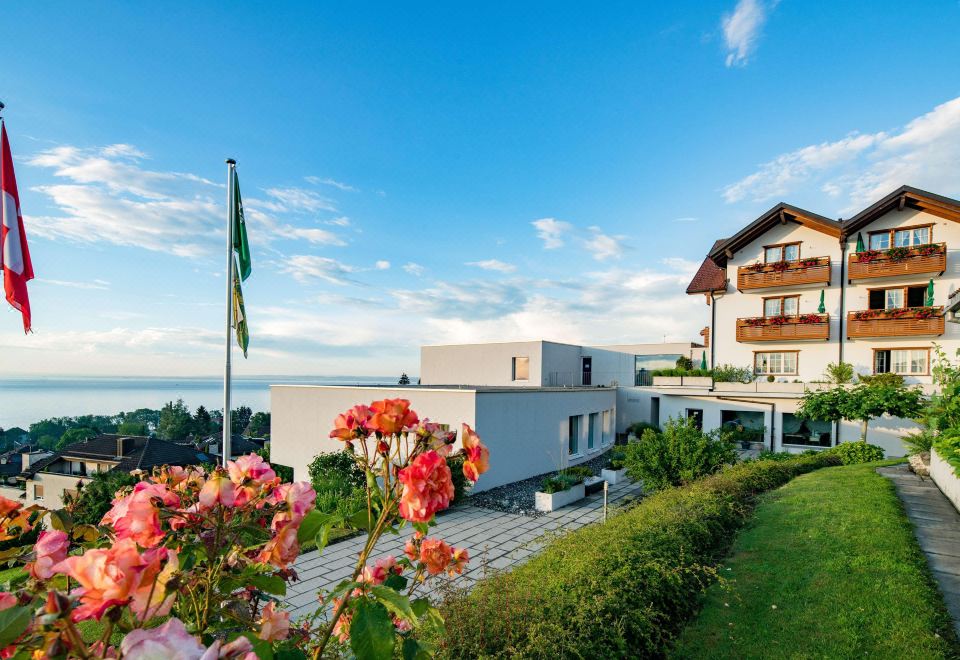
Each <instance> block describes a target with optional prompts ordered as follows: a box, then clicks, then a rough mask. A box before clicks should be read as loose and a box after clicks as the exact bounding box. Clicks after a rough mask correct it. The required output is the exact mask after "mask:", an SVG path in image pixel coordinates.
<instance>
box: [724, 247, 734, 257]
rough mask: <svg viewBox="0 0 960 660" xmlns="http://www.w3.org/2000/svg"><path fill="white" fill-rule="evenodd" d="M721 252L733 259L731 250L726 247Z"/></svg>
mask: <svg viewBox="0 0 960 660" xmlns="http://www.w3.org/2000/svg"><path fill="white" fill-rule="evenodd" d="M723 253H724V254H725V255H727V259H733V250H731V249H730V248H726V249H725V250H724V251H723Z"/></svg>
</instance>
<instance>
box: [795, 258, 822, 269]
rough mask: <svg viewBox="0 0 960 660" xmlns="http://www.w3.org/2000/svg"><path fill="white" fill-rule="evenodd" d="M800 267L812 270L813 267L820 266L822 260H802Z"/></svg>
mask: <svg viewBox="0 0 960 660" xmlns="http://www.w3.org/2000/svg"><path fill="white" fill-rule="evenodd" d="M800 265H801V266H803V267H804V268H811V267H813V266H819V265H820V260H819V259H801V260H800Z"/></svg>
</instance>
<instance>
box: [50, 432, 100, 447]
mask: <svg viewBox="0 0 960 660" xmlns="http://www.w3.org/2000/svg"><path fill="white" fill-rule="evenodd" d="M98 435H100V433H99V432H98V431H97V430H96V429H92V428H89V427H86V426H81V427H80V428H75V429H68V430H67V431H65V432H64V434H63V435H62V436H60V441H59V442H57V444H56V446H55V447H54V449H56V450H57V451H59V450H61V449H63V448H64V447H66V446H67V445H72V444H74V443H77V442H83V441H84V440H89V439H90V438H95V437H97V436H98Z"/></svg>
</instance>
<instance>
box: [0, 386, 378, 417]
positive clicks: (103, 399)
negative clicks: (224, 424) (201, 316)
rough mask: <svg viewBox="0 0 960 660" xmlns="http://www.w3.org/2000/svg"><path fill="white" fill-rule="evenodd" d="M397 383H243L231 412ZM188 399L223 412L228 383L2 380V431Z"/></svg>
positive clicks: (192, 404) (193, 404) (236, 388)
mask: <svg viewBox="0 0 960 660" xmlns="http://www.w3.org/2000/svg"><path fill="white" fill-rule="evenodd" d="M395 382H396V379H395V378H393V379H391V378H386V377H383V378H370V377H352V376H337V377H316V378H304V377H296V376H295V377H289V376H276V377H269V378H239V379H235V380H234V381H233V389H232V392H231V400H232V407H234V408H236V407H237V406H249V407H250V408H251V409H252V410H253V411H254V412H258V411H264V412H268V411H269V410H270V385H271V384H283V383H299V384H309V385H374V384H378V383H395ZM176 399H183V401H184V403H186V404H187V406H188V407H189V408H190V409H191V410H196V408H197V407H198V406H206V407H207V409H209V410H219V409H220V408H222V407H223V379H217V378H31V379H28V378H23V379H18V378H7V379H0V428H10V427H13V426H19V427H21V428H25V429H26V428H29V426H30V424H32V423H33V422H37V421H40V420H41V419H46V418H48V417H75V416H77V415H86V414H95V415H114V414H116V413H118V412H120V411H127V410H135V409H137V408H153V409H159V408H161V407H162V406H163V404H165V403H166V402H167V401H173V400H176Z"/></svg>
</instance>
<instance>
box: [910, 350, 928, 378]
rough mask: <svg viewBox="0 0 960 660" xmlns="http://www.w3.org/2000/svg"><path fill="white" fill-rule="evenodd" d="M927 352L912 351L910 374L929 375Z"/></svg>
mask: <svg viewBox="0 0 960 660" xmlns="http://www.w3.org/2000/svg"><path fill="white" fill-rule="evenodd" d="M927 356H928V353H927V351H922V350H913V351H910V373H912V374H925V373H927Z"/></svg>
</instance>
